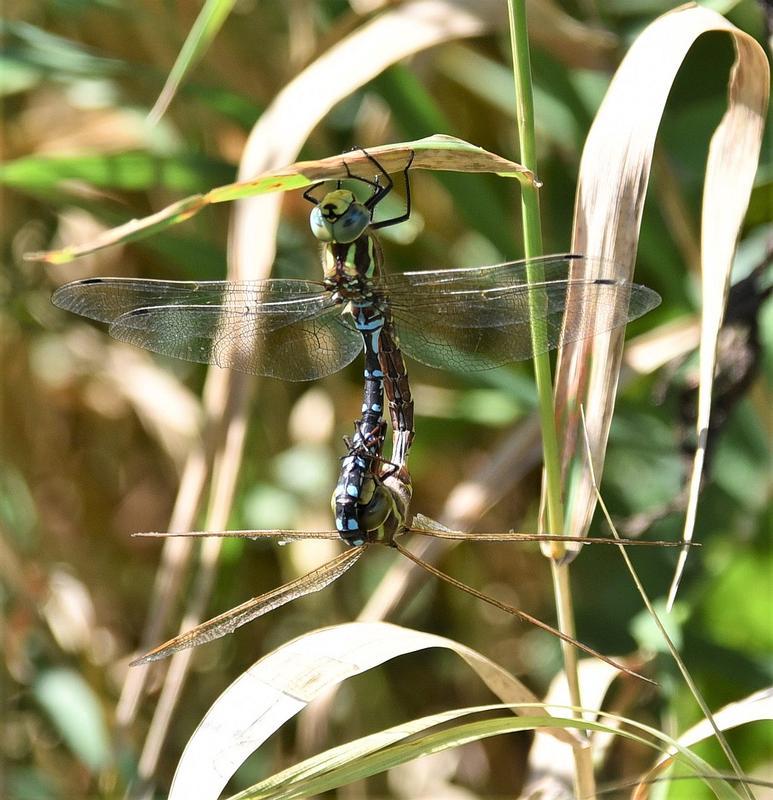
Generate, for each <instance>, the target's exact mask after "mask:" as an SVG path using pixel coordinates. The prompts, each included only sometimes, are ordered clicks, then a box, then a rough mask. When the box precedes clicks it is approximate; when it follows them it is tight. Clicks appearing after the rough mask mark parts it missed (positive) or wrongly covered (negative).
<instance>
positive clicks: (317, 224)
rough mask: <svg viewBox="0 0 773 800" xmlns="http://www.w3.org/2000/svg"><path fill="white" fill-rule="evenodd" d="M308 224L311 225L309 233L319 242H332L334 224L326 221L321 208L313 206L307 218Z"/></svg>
mask: <svg viewBox="0 0 773 800" xmlns="http://www.w3.org/2000/svg"><path fill="white" fill-rule="evenodd" d="M309 224H310V225H311V232H312V233H313V234H314V236H315V237H316V238H317V239H319V241H320V242H332V241H334V239H333V226H334V223H332V222H330V221H329V220H326V219H325V217H324V216H323V215H322V207H321V206H314V208H312V210H311V214H310V216H309Z"/></svg>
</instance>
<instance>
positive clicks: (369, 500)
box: [132, 426, 683, 680]
mask: <svg viewBox="0 0 773 800" xmlns="http://www.w3.org/2000/svg"><path fill="white" fill-rule="evenodd" d="M384 431H385V427H384V426H382V427H381V428H380V432H381V433H380V435H376V436H375V437H374V438H373V439H372V440H371V441H370V443H369V445H368V446H367V447H365V446H364V445H363V443H353V442H350V449H349V452H348V453H347V456H346V457H345V458H344V459H343V462H342V463H343V466H342V470H341V478H340V479H339V483H338V486H337V488H336V497H338V496H339V495H341V494H346V487H347V486H348V485H349V484H348V481H349V479H352V478H353V479H354V481H355V483H356V484H357V485H358V486H359V487H360V493H359V496H358V498H357V501H356V502H357V503H358V505H359V506H360V508H359V511H358V514H357V518H358V519H359V520H360V523H361V524H362V525H363V527H364V528H366V529H367V533H366V538H365V541H364V542H363V543H362V544H359V545H356V546H352V547H349V548H347V549H346V550H344V551H343V552H342V553H341V554H339V555H338V556H336V557H335V558H333V559H332V560H330V561H328V562H327V563H325V564H323V565H322V566H320V567H318V568H316V569H314V570H312V571H311V572H309V573H307V574H305V575H303V576H302V577H299V578H297V579H295V580H292V581H289V582H288V583H285V584H283V585H282V586H279V587H278V588H276V589H273V590H271V591H269V592H266V593H265V594H261V595H258V596H257V597H253V598H251V599H250V600H247V601H246V602H244V603H242V604H240V605H238V606H236V607H234V608H232V609H230V610H228V611H226V612H224V613H222V614H220V615H218V616H216V617H214V618H212V619H210V620H208V621H206V622H203V623H201V624H200V625H197V626H196V627H195V628H193V629H191V630H189V631H187V632H184V633H182V634H180V635H179V636H176V637H174V638H173V639H170V640H169V641H167V642H165V643H164V644H161V645H159V646H158V647H156V648H155V649H153V650H151V651H150V652H148V653H146V654H145V655H143V656H141V657H140V658H137V659H135V660H134V661H132V665H133V666H136V665H140V664H147V663H150V662H152V661H158V660H161V659H163V658H166V657H168V656H170V655H172V654H173V653H177V652H179V651H181V650H185V649H187V648H191V647H196V646H198V645H200V644H204V643H206V642H210V641H214V640H215V639H219V638H220V637H222V636H225V635H226V634H229V633H232V632H233V631H235V630H236V629H237V628H239V627H241V626H242V625H246V624H247V623H248V622H251V621H252V620H254V619H257V618H258V617H260V616H262V615H264V614H267V613H268V612H270V611H273V610H274V609H277V608H279V607H281V606H283V605H285V604H287V603H290V602H292V601H293V600H296V599H298V598H300V597H304V596H306V595H308V594H312V593H313V592H317V591H319V590H321V589H324V588H325V587H326V586H329V585H330V584H331V583H333V582H334V581H335V580H337V579H338V578H340V577H341V576H342V575H343V574H344V573H346V572H347V571H348V570H349V569H350V568H351V567H352V566H354V564H355V563H357V561H359V559H360V558H361V556H362V555H363V554H364V553H365V551H366V550H368V549H369V548H370V547H373V546H379V545H380V546H387V547H391V548H394V549H395V550H397V551H398V552H399V553H401V554H402V555H403V556H405V557H406V558H408V559H409V560H411V561H412V562H413V563H415V564H416V565H418V566H419V567H421V568H422V569H423V570H425V571H426V572H428V573H429V574H431V575H433V576H434V577H436V578H439V579H440V580H443V581H445V582H446V583H449V584H450V585H452V586H454V587H456V588H458V589H461V590H462V591H464V592H466V593H468V594H470V595H472V596H473V597H476V598H477V599H479V600H482V601H484V602H486V603H489V604H490V605H493V606H494V607H496V608H498V609H500V610H502V611H505V612H507V613H509V614H511V615H513V616H515V617H517V618H519V619H521V620H522V621H524V622H528V623H530V624H532V625H535V626H537V627H538V628H540V629H542V630H544V631H546V632H548V633H550V634H552V635H554V636H557V637H558V638H560V639H562V640H564V641H566V642H569V643H570V644H572V645H574V646H575V647H578V648H579V649H581V650H582V651H583V652H585V653H588V654H589V655H591V656H594V657H596V658H600V659H602V660H603V661H606V662H607V663H610V664H612V665H613V666H615V667H616V668H617V669H621V670H623V671H625V672H627V673H629V674H632V675H635V676H636V677H640V678H643V676H641V675H639V674H638V673H635V672H632V671H631V670H629V669H628V668H627V667H625V666H624V665H621V664H619V663H617V662H615V661H613V660H611V659H609V658H608V657H606V656H604V655H603V654H601V653H598V652H597V651H596V650H593V649H592V648H590V647H588V646H587V645H585V644H583V643H582V642H580V641H578V640H576V639H574V638H573V637H571V636H568V635H567V634H564V633H562V632H561V631H559V630H558V629H556V628H554V627H553V626H551V625H549V624H547V623H545V622H543V621H542V620H540V619H538V618H536V617H534V616H532V615H531V614H528V613H527V612H525V611H522V610H521V609H518V608H515V607H514V606H512V605H509V604H507V603H503V602H501V601H499V600H497V599H496V598H493V597H491V596H490V595H487V594H484V593H483V592H479V591H478V590H477V589H474V588H473V587H471V586H468V585H467V584H465V583H462V582H461V581H459V580H457V579H456V578H453V577H452V576H450V575H448V574H446V573H445V572H442V571H441V570H439V569H437V568H436V567H434V566H432V565H431V564H429V563H428V562H426V561H424V560H423V559H421V558H420V557H419V556H417V555H415V554H414V553H413V552H411V550H409V549H408V548H406V547H404V546H403V545H402V544H401V543H400V541H399V539H402V538H403V537H404V536H406V535H408V534H417V535H420V536H430V537H434V538H439V539H445V540H451V541H457V542H458V541H461V542H473V541H474V542H543V541H561V542H576V543H580V544H583V545H588V544H594V545H595V544H607V545H610V544H611V545H623V546H650V547H652V546H655V547H660V546H665V547H682V546H683V543H682V542H670V541H651V540H648V541H643V540H639V539H609V538H603V537H578V536H561V535H551V534H529V533H518V532H514V531H507V532H491V533H471V532H465V531H455V530H450V529H449V528H446V527H445V526H443V525H441V524H440V523H438V522H435V521H434V520H432V519H430V518H429V517H426V516H424V515H422V514H417V515H415V516H413V517H412V518H411V517H410V514H409V508H410V502H411V484H410V477H409V476H408V477H406V470H405V469H404V468H403V467H402V466H401V465H397V464H394V463H390V462H388V461H385V460H384V459H383V458H382V457H381V449H382V447H383V443H384V438H385V435H384ZM409 520H410V521H409ZM135 536H150V537H169V536H188V537H195V538H202V537H209V536H216V537H236V538H247V539H253V540H273V541H278V542H292V541H300V540H313V539H340V534H339V531H338V530H326V531H296V530H240V531H194V532H189V533H178V532H173V533H165V532H161V533H158V532H152V533H138V534H135ZM643 679H644V680H648V679H647V678H643Z"/></svg>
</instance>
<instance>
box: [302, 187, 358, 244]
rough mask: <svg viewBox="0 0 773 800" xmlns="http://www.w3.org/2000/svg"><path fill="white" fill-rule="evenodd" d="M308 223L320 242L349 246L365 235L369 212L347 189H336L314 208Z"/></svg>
mask: <svg viewBox="0 0 773 800" xmlns="http://www.w3.org/2000/svg"><path fill="white" fill-rule="evenodd" d="M309 223H310V224H311V231H312V233H313V234H314V236H316V238H317V239H319V241H320V242H326V243H327V242H337V243H339V244H349V243H350V242H353V241H354V240H355V239H358V238H359V237H360V236H362V234H363V233H365V229H366V228H367V227H368V225H370V211H368V209H367V208H366V207H365V206H364V205H363V204H362V203H358V202H357V198H356V197H355V196H354V194H353V193H352V192H350V191H349V190H348V189H336V190H335V191H332V192H328V193H327V194H326V195H325V196H324V197H323V198H322V200H320V202H319V203H318V204H317V205H316V206H314V208H313V209H312V212H311V216H310V218H309Z"/></svg>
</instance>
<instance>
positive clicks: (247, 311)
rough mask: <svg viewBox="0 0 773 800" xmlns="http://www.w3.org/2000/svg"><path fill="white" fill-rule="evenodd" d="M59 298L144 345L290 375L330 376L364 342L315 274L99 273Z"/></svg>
mask: <svg viewBox="0 0 773 800" xmlns="http://www.w3.org/2000/svg"><path fill="white" fill-rule="evenodd" d="M53 301H54V303H55V304H56V305H57V306H59V307H60V308H64V309H66V310H68V311H73V312H75V313H77V314H81V315H82V316H86V317H89V318H91V319H96V320H99V321H102V322H108V323H110V334H111V336H114V337H115V338H116V339H120V340H121V341H125V342H129V343H130V344H134V345H137V346H138V347H144V348H146V349H148V350H152V351H154V352H156V353H163V354H164V355H168V356H173V357H175V358H182V359H185V360H188V361H197V362H200V363H205V364H216V365H218V366H221V367H229V368H231V369H236V370H239V371H240V372H247V373H252V374H257V375H267V376H271V377H277V378H283V379H285V380H311V379H313V378H320V377H322V376H324V375H329V374H330V373H332V372H336V371H337V370H339V369H342V368H343V367H344V366H346V365H347V364H348V363H350V362H351V361H352V360H353V359H354V358H355V357H356V356H357V354H358V353H359V352H360V350H361V349H362V342H361V338H360V336H359V334H358V333H357V332H356V330H355V329H354V328H353V326H352V324H351V321H350V320H349V319H348V317H345V316H342V307H341V306H340V305H337V304H336V303H334V302H333V300H332V299H331V297H330V294H329V293H327V292H325V291H324V289H323V287H322V285H321V284H319V283H316V282H314V281H295V280H278V279H275V280H266V281H245V282H227V281H202V282H188V281H180V282H177V281H150V280H134V279H120V278H107V279H93V280H87V281H76V282H75V283H70V284H67V285H66V286H63V287H61V288H60V289H58V290H57V291H56V292H55V293H54V296H53Z"/></svg>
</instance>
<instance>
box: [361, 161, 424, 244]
mask: <svg viewBox="0 0 773 800" xmlns="http://www.w3.org/2000/svg"><path fill="white" fill-rule="evenodd" d="M363 152H364V151H363ZM366 155H367V156H368V158H370V160H371V161H375V163H376V164H378V161H376V159H375V158H373V156H371V155H370V154H369V153H366ZM415 156H416V153H415V152H414V151H413V150H411V155H410V156H409V157H408V163H407V164H406V165H405V169H403V180H404V181H405V211H404V212H403V213H402V214H400V215H398V216H396V217H392V218H391V219H382V220H381V221H380V222H372V223H371V225H370V227H371V229H373V230H378V229H379V228H388V227H389V226H390V225H397V224H398V223H400V222H405V220H407V219H408V217H410V216H411V181H410V178H409V177H408V170H409V169H410V168H411V164H413V159H414V158H415ZM378 165H379V167H381V165H380V164H378ZM381 170H382V172H383V171H384V169H383V167H381ZM384 174H386V173H384ZM387 177H389V176H387ZM393 185H394V183H393V181H392V178H389V189H391V188H392V186H393ZM382 198H383V195H382ZM368 202H369V203H370V204H371V205H372V206H373V205H375V203H373V198H371V199H370V200H369V201H368ZM365 205H368V203H366V204H365Z"/></svg>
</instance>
